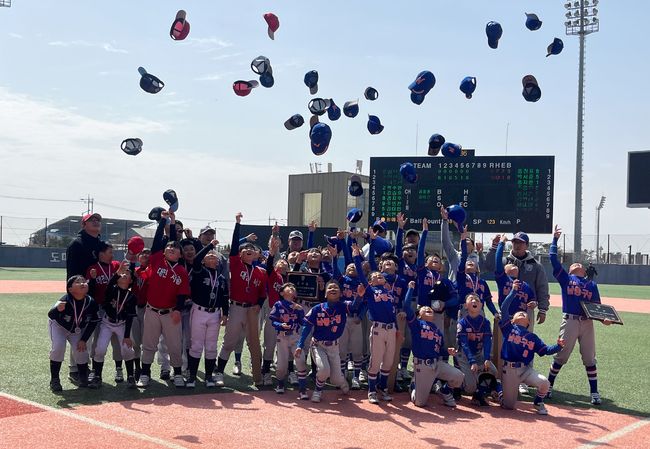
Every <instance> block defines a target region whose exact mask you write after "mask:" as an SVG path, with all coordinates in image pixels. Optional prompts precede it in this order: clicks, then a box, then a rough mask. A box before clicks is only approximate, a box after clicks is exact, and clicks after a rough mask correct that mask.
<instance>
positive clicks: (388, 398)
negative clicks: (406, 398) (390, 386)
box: [380, 390, 393, 402]
mask: <svg viewBox="0 0 650 449" xmlns="http://www.w3.org/2000/svg"><path fill="white" fill-rule="evenodd" d="M380 393H381V400H382V401H387V402H390V401H392V400H393V397H392V396H391V395H390V394H388V390H380Z"/></svg>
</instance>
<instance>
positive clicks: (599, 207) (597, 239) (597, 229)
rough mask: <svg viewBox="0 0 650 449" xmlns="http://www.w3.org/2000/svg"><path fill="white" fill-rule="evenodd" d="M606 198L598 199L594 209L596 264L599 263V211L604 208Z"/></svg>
mask: <svg viewBox="0 0 650 449" xmlns="http://www.w3.org/2000/svg"><path fill="white" fill-rule="evenodd" d="M605 200H606V198H605V197H604V196H601V197H600V203H599V204H598V206H597V207H596V263H600V210H601V209H602V208H603V207H604V206H605Z"/></svg>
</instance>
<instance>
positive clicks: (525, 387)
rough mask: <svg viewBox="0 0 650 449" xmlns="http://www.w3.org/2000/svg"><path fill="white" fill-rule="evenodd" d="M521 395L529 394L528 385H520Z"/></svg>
mask: <svg viewBox="0 0 650 449" xmlns="http://www.w3.org/2000/svg"><path fill="white" fill-rule="evenodd" d="M519 394H528V385H526V384H519Z"/></svg>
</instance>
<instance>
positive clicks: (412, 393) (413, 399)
mask: <svg viewBox="0 0 650 449" xmlns="http://www.w3.org/2000/svg"><path fill="white" fill-rule="evenodd" d="M415 398H416V394H415V390H411V402H412V403H414V404H415Z"/></svg>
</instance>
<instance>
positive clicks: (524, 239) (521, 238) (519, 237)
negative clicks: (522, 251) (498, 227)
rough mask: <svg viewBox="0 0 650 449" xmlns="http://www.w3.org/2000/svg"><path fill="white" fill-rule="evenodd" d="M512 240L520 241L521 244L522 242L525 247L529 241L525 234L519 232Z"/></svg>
mask: <svg viewBox="0 0 650 449" xmlns="http://www.w3.org/2000/svg"><path fill="white" fill-rule="evenodd" d="M512 240H519V241H521V242H524V243H525V244H526V245H528V242H529V240H528V234H526V233H525V232H521V231H520V232H517V233H516V234H515V235H514V236H513V237H512Z"/></svg>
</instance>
